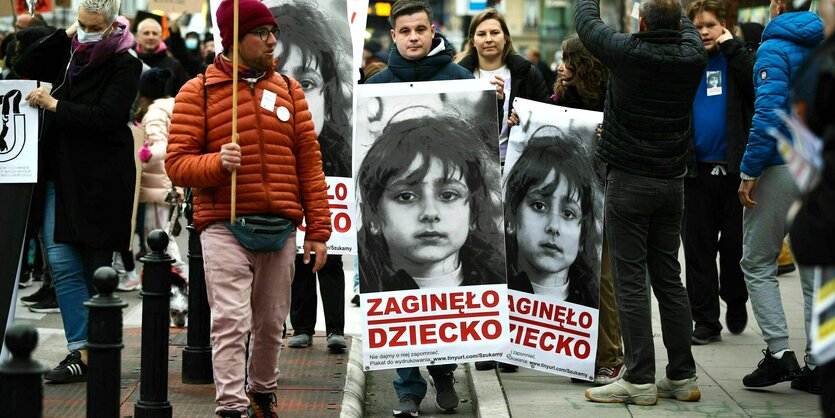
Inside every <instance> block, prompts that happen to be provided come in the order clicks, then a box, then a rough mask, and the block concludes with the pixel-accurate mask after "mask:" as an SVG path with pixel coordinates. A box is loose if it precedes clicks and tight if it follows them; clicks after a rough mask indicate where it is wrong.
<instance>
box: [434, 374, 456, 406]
mask: <svg viewBox="0 0 835 418" xmlns="http://www.w3.org/2000/svg"><path fill="white" fill-rule="evenodd" d="M432 381H433V382H434V384H435V405H436V406H437V407H438V409H440V410H441V411H445V412H452V411H454V410H455V408H458V393H456V392H455V377H454V376H453V375H452V372H447V373H441V374H436V375H432Z"/></svg>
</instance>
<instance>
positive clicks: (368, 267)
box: [356, 108, 505, 293]
mask: <svg viewBox="0 0 835 418" xmlns="http://www.w3.org/2000/svg"><path fill="white" fill-rule="evenodd" d="M410 110H412V109H409V108H407V109H404V110H402V111H401V112H399V113H409V111H410ZM423 113H425V112H423ZM397 116H398V115H397V114H396V115H395V116H394V117H392V118H391V120H392V122H389V123H388V124H387V126H385V128H384V129H383V130H382V133H381V134H380V136H379V137H378V138H377V139H376V141H375V142H374V143H373V145H372V146H371V147H370V149H369V151H368V153H367V154H366V155H365V157H364V158H363V160H362V163H361V165H360V168H359V170H358V173H357V178H356V182H357V187H358V189H359V195H358V203H359V207H360V211H361V221H362V226H361V228H360V230H359V231H358V237H357V238H358V244H359V245H358V250H359V256H360V290H361V292H362V293H369V292H380V291H390V290H407V289H417V288H419V287H418V286H417V285H416V283H415V281H414V280H412V278H411V277H410V276H409V274H408V273H406V272H405V271H404V270H403V269H402V267H401V266H397V265H393V263H392V255H391V253H390V245H389V243H388V242H387V237H386V236H385V235H384V234H383V233H382V230H383V229H384V227H385V226H386V223H387V222H393V221H395V220H396V221H397V222H398V225H396V226H397V227H403V228H408V227H409V223H410V222H422V221H418V220H411V219H406V218H407V217H405V216H402V217H398V218H397V219H387V218H390V217H388V216H387V215H386V214H385V213H384V211H383V208H382V200H383V199H385V198H387V196H388V195H389V194H391V192H388V193H387V190H388V189H389V187H390V186H392V182H395V180H398V179H402V178H403V177H404V176H405V177H406V178H407V180H408V181H410V182H414V183H419V182H426V181H429V180H427V179H426V177H427V174H428V172H429V171H430V170H431V169H432V168H431V167H430V166H432V165H433V164H434V165H439V166H440V167H442V176H443V177H444V178H445V179H446V180H448V181H450V180H451V181H456V182H460V183H463V184H464V185H465V186H466V189H467V192H466V198H465V202H466V207H467V208H468V210H469V213H464V214H461V216H462V217H463V218H465V219H468V220H469V225H455V228H457V229H459V231H460V228H465V229H466V231H467V232H466V240H465V241H464V242H463V246H461V247H460V250H458V254H457V256H458V260H459V262H460V268H461V270H462V272H463V275H464V280H463V282H462V283H461V285H478V284H494V283H504V282H505V263H504V248H503V243H502V232H501V200H500V193H501V192H500V190H501V189H500V180H499V178H500V177H499V163H498V154H496V153H491V152H490V151H489V150H488V146H487V144H488V143H489V142H490V138H491V136H490V133H491V131H490V130H488V129H483V128H476V127H473V126H472V125H470V124H469V123H467V122H466V121H462V120H461V119H460V118H457V117H453V116H447V115H439V114H437V113H434V114H430V115H423V116H420V117H416V118H409V119H405V120H399V121H398V120H397V119H398V117H397ZM487 126H488V125H485V127H487ZM489 126H492V125H489ZM492 138H494V139H493V141H495V133H493V137H492ZM410 170H411V172H410ZM398 181H399V182H402V180H398Z"/></svg>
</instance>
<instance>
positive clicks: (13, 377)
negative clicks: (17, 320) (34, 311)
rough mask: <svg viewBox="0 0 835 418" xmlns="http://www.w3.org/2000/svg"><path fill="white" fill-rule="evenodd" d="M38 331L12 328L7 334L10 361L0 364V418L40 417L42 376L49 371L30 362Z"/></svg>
mask: <svg viewBox="0 0 835 418" xmlns="http://www.w3.org/2000/svg"><path fill="white" fill-rule="evenodd" d="M37 345H38V331H36V330H35V328H34V327H33V326H32V325H29V324H15V325H12V326H11V327H9V329H8V331H7V332H6V347H8V348H9V351H11V352H12V358H11V359H9V360H6V361H5V362H3V363H2V364H0V405H2V408H0V417H9V418H11V417H41V416H43V374H44V373H46V372H47V371H49V367H45V366H44V365H42V364H40V363H38V362H37V361H35V360H32V351H34V350H35V346H37Z"/></svg>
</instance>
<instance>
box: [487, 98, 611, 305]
mask: <svg viewBox="0 0 835 418" xmlns="http://www.w3.org/2000/svg"><path fill="white" fill-rule="evenodd" d="M514 107H515V108H516V109H517V113H518V114H519V117H520V122H521V123H520V127H521V129H517V130H514V133H512V134H511V137H510V146H509V149H508V155H507V161H508V163H507V165H506V166H505V175H504V184H503V186H504V187H503V190H504V218H505V243H506V248H507V264H508V288H509V289H513V290H518V291H522V292H527V293H534V294H538V295H547V296H551V297H554V298H556V299H558V300H563V301H567V302H571V303H577V304H580V305H584V306H588V307H593V308H597V307H598V301H599V274H600V252H601V245H602V224H603V222H602V219H603V193H602V187H601V181H600V178H599V173H598V172H597V170H596V169H595V163H594V158H593V149H594V148H593V145H594V142H595V141H596V139H595V137H594V129H595V127H596V126H597V123H598V122H599V118H598V117H596V116H595V114H599V113H598V112H589V111H576V110H574V109H571V111H572V112H575V113H576V114H579V115H583V116H588V117H587V118H584V119H578V118H573V117H572V113H569V112H567V111H565V110H563V109H566V108H560V107H557V106H552V105H545V104H539V103H533V102H530V101H527V100H525V101H521V99H520V100H517V101H516V102H515V103H514ZM555 115H556V117H555Z"/></svg>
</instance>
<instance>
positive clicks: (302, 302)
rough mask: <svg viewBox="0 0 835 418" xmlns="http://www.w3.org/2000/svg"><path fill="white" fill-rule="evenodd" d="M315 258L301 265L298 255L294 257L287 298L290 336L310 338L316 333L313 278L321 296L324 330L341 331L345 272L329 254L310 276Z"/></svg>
mask: <svg viewBox="0 0 835 418" xmlns="http://www.w3.org/2000/svg"><path fill="white" fill-rule="evenodd" d="M315 261H316V257H315V256H313V255H311V256H310V263H308V264H304V263H303V262H302V256H301V255H297V256H296V275H295V277H294V278H293V286H292V289H293V290H292V291H293V294H292V297H291V298H290V324H291V325H292V327H293V332H294V334H307V335H313V334H314V333H315V330H316V303H317V302H316V299H317V298H316V276H317V275H318V276H319V288H320V290H321V293H322V308H323V309H324V311H325V329H326V330H327V333H328V334H339V335H342V334H343V333H344V329H345V272H344V271H343V270H342V256H341V255H329V256H328V261H326V262H325V266H324V267H322V269H321V270H319V271H318V272H317V273H313V271H312V270H313V265H314V264H315Z"/></svg>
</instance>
